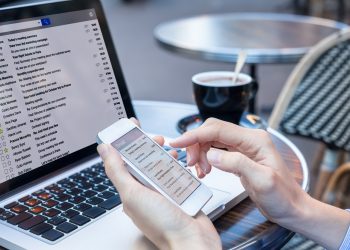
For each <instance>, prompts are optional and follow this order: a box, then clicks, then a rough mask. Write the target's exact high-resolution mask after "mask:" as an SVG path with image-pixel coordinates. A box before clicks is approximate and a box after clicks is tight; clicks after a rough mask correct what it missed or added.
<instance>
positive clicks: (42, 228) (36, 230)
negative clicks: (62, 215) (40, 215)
mask: <svg viewBox="0 0 350 250" xmlns="http://www.w3.org/2000/svg"><path fill="white" fill-rule="evenodd" d="M52 228H53V226H51V225H49V224H47V223H41V224H39V225H37V226H35V227H33V228H32V229H31V230H30V232H31V233H33V234H36V235H41V234H43V233H45V232H47V231H49V230H50V229H52Z"/></svg>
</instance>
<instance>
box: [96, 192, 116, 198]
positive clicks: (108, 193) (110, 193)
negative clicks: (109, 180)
mask: <svg viewBox="0 0 350 250" xmlns="http://www.w3.org/2000/svg"><path fill="white" fill-rule="evenodd" d="M113 195H114V194H113V193H112V192H109V191H104V192H103V193H99V194H98V197H101V198H103V199H108V198H109V197H111V196H113Z"/></svg>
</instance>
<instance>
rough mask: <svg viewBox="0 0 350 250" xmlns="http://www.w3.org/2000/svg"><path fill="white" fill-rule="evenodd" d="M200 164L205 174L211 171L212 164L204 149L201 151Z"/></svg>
mask: <svg viewBox="0 0 350 250" xmlns="http://www.w3.org/2000/svg"><path fill="white" fill-rule="evenodd" d="M198 164H199V166H200V168H201V169H202V172H203V173H204V174H209V173H210V170H211V165H210V164H209V162H208V159H207V151H203V150H201V151H200V153H199V162H198Z"/></svg>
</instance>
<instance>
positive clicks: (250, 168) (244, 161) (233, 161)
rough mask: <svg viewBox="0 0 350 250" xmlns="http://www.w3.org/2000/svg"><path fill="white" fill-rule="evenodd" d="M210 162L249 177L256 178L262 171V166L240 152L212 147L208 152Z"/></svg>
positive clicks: (225, 169) (217, 166)
mask: <svg viewBox="0 0 350 250" xmlns="http://www.w3.org/2000/svg"><path fill="white" fill-rule="evenodd" d="M207 158H208V162H209V164H211V165H212V166H213V167H216V168H218V169H221V170H223V171H226V172H230V173H232V174H235V175H237V176H239V177H241V176H243V177H245V178H247V179H251V178H254V177H255V176H256V175H257V174H259V173H260V172H261V170H262V169H261V166H260V165H259V164H257V163H256V162H254V161H253V160H251V159H250V158H248V157H247V156H245V155H244V154H242V153H240V152H229V151H224V150H221V149H215V148H211V149H210V150H209V151H208V152H207Z"/></svg>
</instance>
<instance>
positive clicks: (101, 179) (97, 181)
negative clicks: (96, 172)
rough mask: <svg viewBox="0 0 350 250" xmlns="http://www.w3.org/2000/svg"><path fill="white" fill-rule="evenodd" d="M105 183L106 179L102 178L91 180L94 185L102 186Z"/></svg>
mask: <svg viewBox="0 0 350 250" xmlns="http://www.w3.org/2000/svg"><path fill="white" fill-rule="evenodd" d="M103 181H105V179H103V178H101V177H95V178H91V179H90V182H91V183H94V184H100V183H101V182H103Z"/></svg>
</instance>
